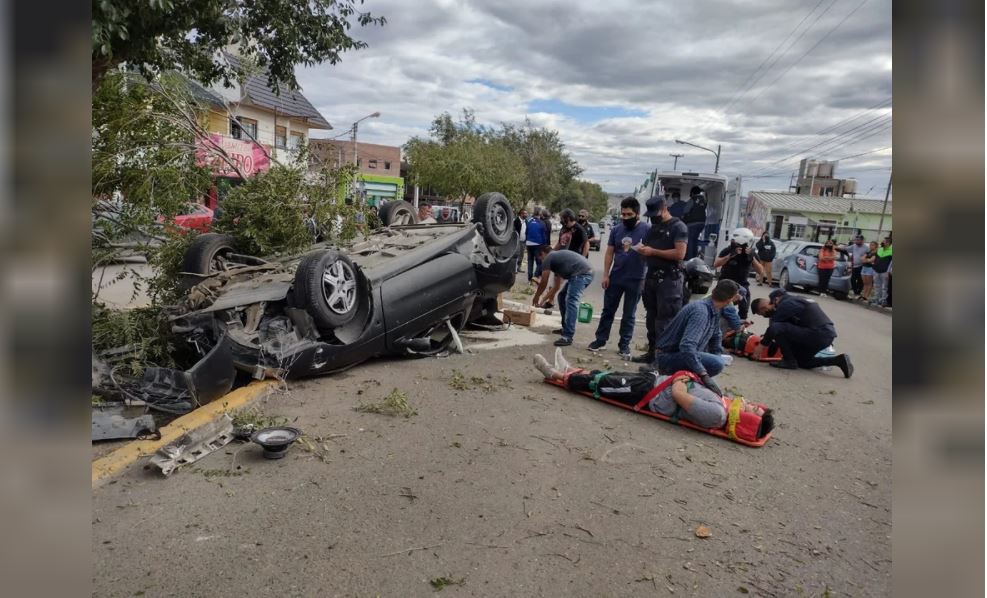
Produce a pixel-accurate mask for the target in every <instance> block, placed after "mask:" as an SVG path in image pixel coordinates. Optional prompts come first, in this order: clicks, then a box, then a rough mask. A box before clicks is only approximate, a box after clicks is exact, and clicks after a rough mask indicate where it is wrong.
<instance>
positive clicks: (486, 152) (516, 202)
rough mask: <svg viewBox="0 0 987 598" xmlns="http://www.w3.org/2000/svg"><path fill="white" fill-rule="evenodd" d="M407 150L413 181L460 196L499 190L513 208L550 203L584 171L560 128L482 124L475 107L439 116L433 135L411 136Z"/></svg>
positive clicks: (475, 195) (444, 192) (431, 133)
mask: <svg viewBox="0 0 987 598" xmlns="http://www.w3.org/2000/svg"><path fill="white" fill-rule="evenodd" d="M405 155H406V156H407V159H408V164H409V166H410V167H411V176H412V182H413V183H415V184H418V185H419V186H422V187H427V188H430V189H432V190H433V191H435V192H436V193H439V194H442V195H446V196H448V197H453V198H457V199H463V198H465V197H466V196H467V195H471V196H473V197H477V196H479V195H481V194H482V193H486V192H487V191H499V192H500V193H503V194H504V195H505V196H506V197H507V198H508V200H510V202H511V205H512V206H514V209H515V210H516V209H518V208H520V207H521V206H524V205H526V204H528V203H529V202H534V203H536V204H538V205H550V204H551V203H552V202H553V201H557V200H558V199H559V198H560V197H561V195H562V192H563V191H564V189H565V188H566V186H567V185H568V184H569V183H570V182H571V181H572V180H573V178H574V177H576V176H578V175H579V173H580V172H582V169H580V168H579V166H578V165H577V164H576V161H575V160H573V159H572V157H571V156H570V155H569V153H568V152H567V151H566V149H565V145H564V144H563V143H562V141H561V140H560V139H559V135H558V132H556V131H551V130H548V129H541V128H537V127H535V126H533V125H532V124H531V122H530V121H527V120H526V121H525V122H524V123H523V124H522V125H512V124H507V123H501V125H500V127H499V128H492V127H484V126H482V125H478V124H477V122H476V115H475V114H474V113H473V111H472V110H464V111H463V114H462V115H461V117H460V118H459V120H454V119H453V117H452V115H451V114H449V113H448V112H446V113H443V114H440V115H439V116H437V117H436V118H435V120H434V121H432V127H431V129H430V131H429V137H428V138H421V137H415V138H413V139H412V140H411V141H409V142H408V143H407V144H406V145H405Z"/></svg>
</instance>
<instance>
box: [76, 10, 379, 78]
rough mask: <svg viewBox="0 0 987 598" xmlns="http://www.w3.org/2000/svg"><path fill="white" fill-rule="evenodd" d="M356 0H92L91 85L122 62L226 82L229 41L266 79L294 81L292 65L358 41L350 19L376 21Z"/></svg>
mask: <svg viewBox="0 0 987 598" xmlns="http://www.w3.org/2000/svg"><path fill="white" fill-rule="evenodd" d="M362 4H363V0H307V1H306V2H290V1H289V2H285V1H283V0H149V1H147V2H133V1H128V0H93V2H92V22H93V37H92V85H93V88H94V89H95V88H96V87H97V86H98V85H99V83H100V81H102V79H103V77H104V76H105V75H106V73H107V72H109V71H110V70H111V69H113V68H115V67H117V66H119V65H121V64H126V65H127V66H128V67H129V68H131V69H133V70H136V71H139V72H140V73H141V74H143V75H144V76H145V77H148V78H150V77H151V76H152V75H155V74H158V73H161V72H164V71H169V70H177V71H181V72H184V73H186V74H188V75H189V76H191V77H193V78H194V79H196V80H197V81H200V82H201V83H203V84H205V85H210V84H212V83H214V82H217V81H223V82H224V83H225V84H227V85H229V84H230V82H231V81H233V80H235V79H236V75H237V73H236V72H235V71H234V70H233V68H232V67H231V65H229V64H227V63H226V62H224V61H223V60H222V59H221V58H220V56H219V51H220V50H223V49H224V48H226V47H227V46H229V45H231V44H236V45H237V46H238V51H239V52H240V53H241V54H242V55H244V57H246V58H248V59H251V60H252V61H254V62H256V63H257V65H259V66H260V67H265V66H266V67H268V68H269V69H270V78H269V80H268V86H269V87H271V89H274V90H277V89H278V86H279V85H282V84H283V85H287V86H288V87H289V88H291V89H295V88H297V87H298V82H297V81H296V79H295V66H296V65H298V64H304V65H306V66H310V65H313V64H319V63H322V62H328V63H329V64H336V63H337V62H339V60H340V55H341V54H342V53H343V52H345V51H347V50H358V49H360V48H364V47H366V43H364V42H362V41H358V40H355V39H353V38H352V37H350V35H349V31H350V28H351V27H352V23H351V21H355V22H356V23H358V24H359V25H360V26H368V25H383V24H384V23H385V19H384V17H375V16H373V15H371V14H370V13H369V12H362V11H360V10H358V7H360V6H361V5H362Z"/></svg>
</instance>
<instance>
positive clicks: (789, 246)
mask: <svg viewBox="0 0 987 598" xmlns="http://www.w3.org/2000/svg"><path fill="white" fill-rule="evenodd" d="M775 244H776V245H777V246H778V252H777V254H775V259H774V261H772V262H771V275H772V276H773V277H774V278H777V277H778V276H780V275H781V271H782V270H784V269H785V263H786V261H787V258H788V256H789V255H791V253H792V250H793V249H795V245H796V244H795V243H794V242H792V241H778V242H776V243H775Z"/></svg>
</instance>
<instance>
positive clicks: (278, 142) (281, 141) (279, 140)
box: [274, 127, 288, 149]
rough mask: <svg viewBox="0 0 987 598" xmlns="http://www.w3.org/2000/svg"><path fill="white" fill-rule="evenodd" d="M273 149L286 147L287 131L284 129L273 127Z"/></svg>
mask: <svg viewBox="0 0 987 598" xmlns="http://www.w3.org/2000/svg"><path fill="white" fill-rule="evenodd" d="M274 147H276V148H278V149H285V148H286V147H288V129H286V128H285V127H274Z"/></svg>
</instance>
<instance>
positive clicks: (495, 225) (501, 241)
mask: <svg viewBox="0 0 987 598" xmlns="http://www.w3.org/2000/svg"><path fill="white" fill-rule="evenodd" d="M473 222H476V223H479V224H480V225H481V227H482V229H483V230H482V233H483V239H484V240H485V241H486V242H487V243H488V244H490V245H506V244H507V243H508V242H509V241H510V240H511V233H513V232H514V210H513V209H512V208H511V204H510V203H509V202H508V201H507V198H506V197H504V196H503V195H502V194H500V193H484V194H483V195H481V196H480V197H478V198H477V199H476V204H474V205H473Z"/></svg>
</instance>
